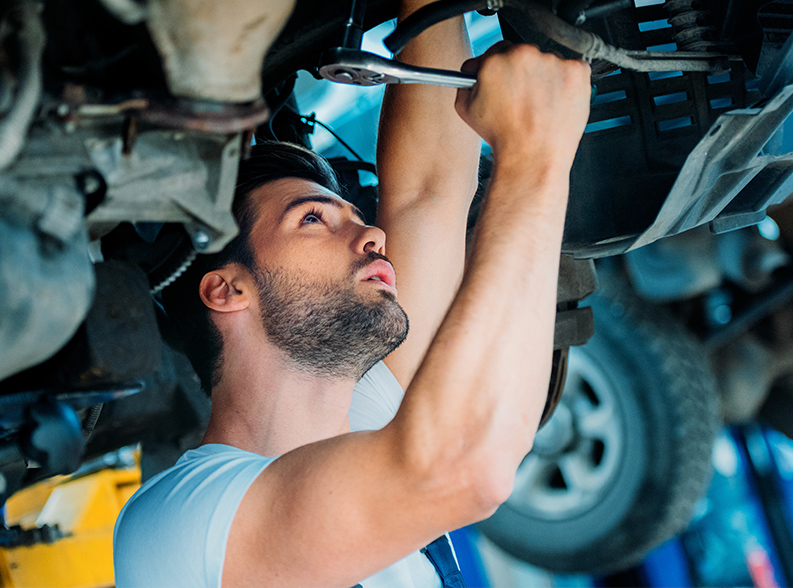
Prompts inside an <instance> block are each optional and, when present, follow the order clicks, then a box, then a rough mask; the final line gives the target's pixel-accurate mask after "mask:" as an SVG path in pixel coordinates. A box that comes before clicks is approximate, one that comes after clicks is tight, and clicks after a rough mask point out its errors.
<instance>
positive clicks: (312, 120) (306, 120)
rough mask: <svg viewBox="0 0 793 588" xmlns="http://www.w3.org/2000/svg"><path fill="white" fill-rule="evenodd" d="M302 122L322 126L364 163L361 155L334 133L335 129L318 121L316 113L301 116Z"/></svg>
mask: <svg viewBox="0 0 793 588" xmlns="http://www.w3.org/2000/svg"><path fill="white" fill-rule="evenodd" d="M300 120H301V121H303V122H304V123H306V124H308V125H313V124H318V125H319V126H321V127H322V128H323V129H325V130H326V131H328V132H329V133H330V134H331V135H333V136H334V137H335V138H336V140H337V141H338V142H339V143H341V144H342V145H343V146H344V147H345V148H346V149H347V151H349V152H350V153H352V154H353V156H354V157H355V159H357V160H358V161H363V157H361V156H360V155H358V152H357V151H356V150H355V149H353V148H352V147H350V146H349V145H348V144H347V143H346V142H345V141H344V139H342V138H341V137H339V136H338V135H337V134H336V131H334V130H333V129H331V128H330V127H329V126H328V125H326V124H325V123H324V122H322V121H320V120H317V118H316V115H315V113H313V112H312V113H311V114H310V115H309V116H305V115H303V116H301V117H300Z"/></svg>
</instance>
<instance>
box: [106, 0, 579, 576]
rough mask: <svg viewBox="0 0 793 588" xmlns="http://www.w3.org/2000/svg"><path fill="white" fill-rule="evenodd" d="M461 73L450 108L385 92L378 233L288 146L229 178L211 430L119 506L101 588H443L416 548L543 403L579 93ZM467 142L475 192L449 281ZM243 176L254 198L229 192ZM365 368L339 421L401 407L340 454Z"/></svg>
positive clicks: (534, 62)
mask: <svg viewBox="0 0 793 588" xmlns="http://www.w3.org/2000/svg"><path fill="white" fill-rule="evenodd" d="M423 3H424V2H423V0H416V1H414V0H410V1H408V2H405V5H404V7H403V14H408V13H410V12H412V11H414V10H415V9H416V8H418V7H419V6H420V5H421V4H423ZM467 56H468V55H467V42H466V39H465V35H464V32H463V25H462V22H461V20H456V21H449V22H444V23H441V24H439V25H437V26H436V27H433V29H431V30H429V31H427V32H426V33H424V34H422V36H421V37H419V38H418V39H416V40H414V42H413V43H412V44H411V46H410V47H409V48H408V49H406V51H405V52H404V54H403V56H402V58H403V59H405V60H408V61H411V62H414V63H417V64H419V65H433V66H436V67H447V68H450V69H453V68H459V67H460V64H461V63H462V62H463V60H464V59H465V58H466V57H467ZM466 67H468V68H470V69H472V70H473V71H477V75H478V82H477V85H476V87H475V88H473V89H472V90H464V91H460V92H459V93H457V94H456V95H455V92H454V91H453V90H449V89H446V88H434V87H398V88H391V89H390V90H389V91H388V93H387V96H386V98H385V102H384V106H383V115H382V121H383V122H382V125H381V133H380V138H379V145H378V171H379V176H380V196H381V202H380V207H379V210H378V219H377V224H378V227H371V226H367V225H365V224H364V223H363V220H362V219H361V218H360V217H359V215H358V213H357V212H356V210H355V209H354V208H353V207H352V206H351V205H350V204H348V203H346V202H345V201H343V200H342V199H341V198H339V197H338V195H337V194H336V189H335V186H334V185H333V180H332V178H331V177H329V176H328V175H327V174H325V173H324V172H323V169H322V168H323V164H322V163H321V162H318V161H316V160H312V159H311V158H310V156H308V155H307V154H302V155H301V152H300V151H299V150H297V149H293V148H289V147H283V148H274V150H273V153H274V154H275V155H274V158H275V160H276V161H279V160H280V161H282V162H283V164H284V165H285V166H287V168H288V169H289V170H291V171H289V172H288V173H287V176H286V177H278V176H277V174H275V175H273V173H274V172H272V170H273V169H274V168H277V167H279V166H278V165H274V164H272V160H271V159H268V156H267V155H265V154H262V155H261V156H259V155H258V154H257V155H256V156H254V157H253V158H252V160H251V162H248V163H246V164H244V165H243V166H242V168H241V179H242V183H243V186H242V189H241V190H240V192H241V193H242V194H243V196H245V197H244V198H242V199H241V200H240V203H239V204H237V205H235V210H236V212H237V213H238V218H239V219H240V220H241V222H240V225H241V227H242V230H243V235H242V236H241V237H240V240H239V241H238V242H237V247H238V250H237V252H236V253H235V254H234V256H233V257H231V258H229V257H226V259H225V260H224V259H221V260H220V261H221V262H222V263H218V264H217V267H213V268H212V269H211V271H207V272H206V273H204V274H203V275H200V276H198V277H197V280H198V283H196V284H195V290H196V292H194V299H196V300H200V303H201V305H202V306H203V307H204V308H205V309H207V310H205V311H204V312H205V317H206V325H207V326H208V330H209V332H210V334H214V337H210V338H209V340H208V341H195V340H191V338H190V337H191V336H190V334H189V333H186V337H187V341H186V344H187V346H188V348H190V347H191V346H192V347H198V348H199V351H197V353H198V355H201V354H203V356H204V357H205V358H209V360H210V361H209V362H208V363H207V362H205V363H204V364H203V367H202V365H201V362H197V361H196V359H195V357H196V353H193V357H191V359H193V363H194V365H196V363H198V364H199V365H197V366H196V367H197V368H198V369H197V371H199V375H201V377H202V380H203V381H204V382H205V385H206V386H208V387H209V388H211V393H212V404H213V406H212V416H211V419H210V423H209V427H208V429H207V432H206V435H205V437H204V440H203V444H202V446H201V447H199V448H198V449H197V450H194V451H191V452H188V453H187V454H186V455H185V456H183V458H182V459H181V460H180V461H179V463H178V464H177V465H176V466H175V467H174V468H172V469H171V470H168V471H166V472H164V473H163V474H160V476H158V477H156V478H154V479H153V480H151V481H150V482H149V483H148V484H147V485H146V487H145V488H144V489H142V491H141V492H139V494H137V495H136V496H135V497H133V498H132V499H131V500H130V503H129V504H128V505H127V506H126V507H125V510H124V512H123V513H122V515H121V517H120V519H119V522H118V524H117V528H116V541H115V549H116V552H115V558H116V572H117V578H116V581H117V585H118V586H120V587H124V586H133V585H176V584H180V585H189V586H205V585H206V586H220V585H222V586H224V587H233V586H254V585H256V586H258V585H262V586H309V587H315V586H339V587H343V588H349V587H350V586H354V585H357V584H358V583H360V584H361V585H362V586H363V587H364V588H370V587H375V586H440V585H441V584H440V580H439V579H438V577H437V575H435V572H434V570H433V567H432V566H431V565H430V562H428V561H427V558H424V557H423V556H422V555H421V554H419V553H417V552H416V550H418V549H420V548H422V547H423V546H425V545H427V544H428V543H430V542H432V541H433V540H434V539H436V538H437V537H439V536H442V534H443V533H444V532H445V531H448V530H451V529H455V528H458V527H460V526H463V525H465V524H469V523H472V522H474V521H477V520H481V519H483V518H485V517H487V516H488V515H489V514H491V513H492V512H493V511H494V510H495V508H496V507H497V506H498V505H499V504H500V503H501V502H503V501H504V500H505V499H506V498H507V497H508V496H509V493H510V490H511V486H512V480H513V477H514V474H515V470H516V469H517V466H518V465H519V463H520V461H521V460H522V458H523V456H524V455H525V454H526V452H527V451H528V450H529V449H530V448H531V442H532V439H533V435H534V432H535V430H536V427H537V423H538V421H539V418H540V415H541V411H542V408H543V405H544V401H545V395H546V392H547V382H548V377H549V372H550V360H551V347H552V338H553V324H554V311H555V302H556V279H557V267H558V262H559V250H560V245H561V236H562V228H563V221H564V213H565V206H566V197H567V187H568V176H569V170H570V166H571V164H572V160H573V156H574V154H575V150H576V146H577V143H578V141H579V139H580V136H581V133H582V131H583V128H584V124H585V122H586V118H587V113H588V98H589V74H588V67H587V66H586V65H585V64H583V63H577V62H563V61H561V60H559V59H557V58H556V57H554V56H550V55H543V54H541V53H540V52H539V51H538V50H537V49H536V48H533V47H530V46H520V47H515V48H512V49H508V50H503V51H501V52H499V51H495V52H493V53H492V54H491V55H489V56H488V57H487V58H486V59H479V60H476V61H472V62H468V64H467V66H466ZM455 107H456V111H457V113H459V116H458V115H457V114H456V113H455ZM469 127H470V128H469ZM471 129H473V131H476V133H478V134H479V135H480V136H481V137H483V138H484V139H485V140H486V141H487V142H488V143H489V144H490V145H491V147H492V148H493V154H494V171H493V176H492V180H491V184H490V187H489V190H488V194H487V197H486V201H485V203H484V204H483V207H482V210H481V214H480V218H479V222H478V227H477V232H476V235H475V239H474V245H473V247H472V249H471V253H470V256H469V258H468V260H467V263H466V264H465V273H464V274H463V269H464V268H463V264H464V261H465V254H464V247H465V225H466V211H467V206H468V204H469V203H470V198H471V195H472V194H473V192H474V190H475V186H476V160H477V157H478V143H479V139H478V138H477V136H476V134H474V133H473V132H472V131H471ZM279 149H281V151H279ZM287 152H288V153H287ZM257 161H258V162H259V163H260V164H261V168H262V169H261V172H262V173H261V174H259V177H260V178H264V179H265V181H264V182H263V183H261V182H259V183H257V182H255V181H254V182H253V185H250V184H246V182H248V179H249V178H252V177H254V176H256V175H257V174H256V173H250V174H249V173H248V170H249V169H252V168H255V167H256V165H257ZM287 161H288V165H287ZM273 177H278V179H267V178H273ZM384 230H385V232H384ZM386 233H388V235H389V241H388V256H389V257H388V258H385V253H386V241H385V234H386ZM386 259H391V260H393V262H394V267H395V268H396V272H397V274H396V275H395V274H394V269H393V268H392V266H391V264H390V263H389V262H388V261H387V260H386ZM396 277H398V280H396ZM187 283H189V281H188V282H187ZM397 286H398V294H397ZM397 298H398V300H399V303H397ZM171 302H172V303H171V304H170V309H171V312H172V313H173V314H179V309H178V306H179V304H174V303H173V300H172V301H171ZM184 304H185V305H187V304H189V303H188V302H187V301H185V302H184ZM403 309H404V310H403ZM405 311H406V312H407V315H409V316H410V320H411V328H410V334H409V336H407V339H405V340H404V343H402V345H401V346H399V343H400V342H401V341H402V340H403V339H404V337H405V335H406V331H407V319H406V316H405ZM191 324H192V323H191V321H190V320H187V321H183V326H184V327H187V328H189V327H190V325H191ZM397 346H399V347H398V348H397ZM194 351H195V350H194ZM384 357H385V364H383V363H378V361H379V360H380V359H382V358H384ZM372 366H374V367H373V368H372V369H371V370H369V372H368V373H367V374H366V376H365V377H364V378H363V380H362V382H361V384H360V386H361V388H359V389H360V390H361V392H360V394H359V398H360V399H361V400H360V402H362V403H363V405H364V408H361V407H360V406H359V407H358V408H356V407H355V406H353V412H352V413H351V414H355V413H356V412H357V413H358V414H362V415H363V416H364V417H367V416H371V411H372V410H373V406H374V405H377V404H378V403H379V404H383V403H386V404H387V403H389V402H395V403H396V404H398V402H399V399H398V398H397V399H396V400H394V398H393V394H392V392H391V391H390V390H393V388H394V387H397V388H398V386H396V384H395V382H394V380H393V378H395V379H396V381H398V382H399V384H401V385H402V386H403V387H404V388H406V392H405V396H404V400H403V401H402V403H401V406H400V407H399V409H398V411H397V412H396V416H394V418H393V420H390V417H391V416H392V415H393V411H392V412H391V413H390V414H388V410H387V407H386V410H385V412H384V415H379V416H377V415H376V416H374V417H373V418H371V419H370V420H369V422H367V423H359V425H358V427H356V428H358V429H375V430H368V431H360V432H354V433H349V431H350V421H349V418H348V411H349V410H350V403H351V399H352V394H353V388H354V386H355V384H356V381H357V380H358V379H359V378H360V377H361V376H362V374H363V373H364V371H366V370H368V369H369V368H370V367H372ZM202 372H203V373H202ZM389 372H390V373H389ZM391 374H393V376H392V375H391ZM366 403H369V405H366ZM372 403H374V405H373V404H372ZM396 404H395V406H394V408H395V407H396ZM377 409H378V410H379V409H380V407H377ZM389 420H390V422H389ZM402 558H405V559H402ZM394 562H397V563H396V564H395V563H394Z"/></svg>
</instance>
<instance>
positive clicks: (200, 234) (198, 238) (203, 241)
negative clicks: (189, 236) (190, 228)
mask: <svg viewBox="0 0 793 588" xmlns="http://www.w3.org/2000/svg"><path fill="white" fill-rule="evenodd" d="M210 240H211V239H210V238H209V233H207V232H206V231H202V230H199V231H196V232H195V233H194V234H193V245H194V246H195V248H196V249H206V248H207V246H208V245H209V242H210Z"/></svg>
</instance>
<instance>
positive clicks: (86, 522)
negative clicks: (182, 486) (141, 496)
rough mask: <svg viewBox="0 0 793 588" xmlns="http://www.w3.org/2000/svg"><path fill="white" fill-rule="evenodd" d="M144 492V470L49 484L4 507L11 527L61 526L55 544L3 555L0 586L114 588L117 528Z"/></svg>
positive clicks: (0, 551)
mask: <svg viewBox="0 0 793 588" xmlns="http://www.w3.org/2000/svg"><path fill="white" fill-rule="evenodd" d="M139 486H140V469H139V468H137V467H136V468H127V469H107V470H101V471H98V472H96V473H93V474H90V475H86V476H82V477H76V478H69V477H65V476H61V477H59V478H53V479H51V480H46V481H44V482H41V483H39V484H36V485H34V486H31V487H30V488H27V489H25V490H22V491H20V492H18V493H16V494H15V495H14V496H12V497H11V498H10V499H9V500H8V502H7V503H6V507H5V508H6V511H5V518H6V524H7V525H8V526H13V525H20V526H21V527H22V528H23V529H30V528H35V527H42V526H44V525H49V526H53V525H58V527H59V529H60V532H61V533H62V534H63V535H64V538H63V539H59V540H57V541H55V542H54V543H49V544H47V543H38V544H36V545H32V546H30V547H24V546H21V547H12V548H7V549H0V586H3V587H13V588H42V587H45V586H46V587H48V588H98V587H100V586H113V584H114V579H113V551H112V550H113V526H114V525H115V522H116V518H117V517H118V513H119V512H120V511H121V507H122V506H124V504H125V503H126V502H127V500H129V498H130V496H132V494H133V493H134V492H135V490H137V489H138V487H139Z"/></svg>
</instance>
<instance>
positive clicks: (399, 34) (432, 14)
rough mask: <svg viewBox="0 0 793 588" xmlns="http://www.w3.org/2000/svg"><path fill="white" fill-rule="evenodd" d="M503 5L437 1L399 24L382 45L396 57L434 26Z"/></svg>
mask: <svg viewBox="0 0 793 588" xmlns="http://www.w3.org/2000/svg"><path fill="white" fill-rule="evenodd" d="M503 5H504V3H503V2H502V1H501V0H438V1H437V2H433V3H432V4H427V5H426V6H422V7H421V8H419V9H418V10H417V11H416V12H414V13H413V14H411V15H410V16H408V17H407V18H406V19H405V20H404V21H402V22H401V23H399V25H398V26H397V28H396V29H394V32H393V33H391V34H390V35H388V36H387V37H386V38H385V39H383V44H384V45H385V46H386V47H387V48H388V50H389V51H390V52H391V53H393V54H394V55H396V54H398V53H399V52H401V51H402V49H404V48H405V45H407V44H408V42H409V41H410V40H411V39H412V38H413V37H417V36H418V35H419V34H420V33H421V32H423V31H425V30H427V29H428V28H430V27H431V26H432V25H434V24H438V23H439V22H441V21H444V20H446V19H449V18H454V17H455V16H461V15H463V14H465V13H466V12H472V11H474V10H498V9H499V8H501V7H502V6H503Z"/></svg>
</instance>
